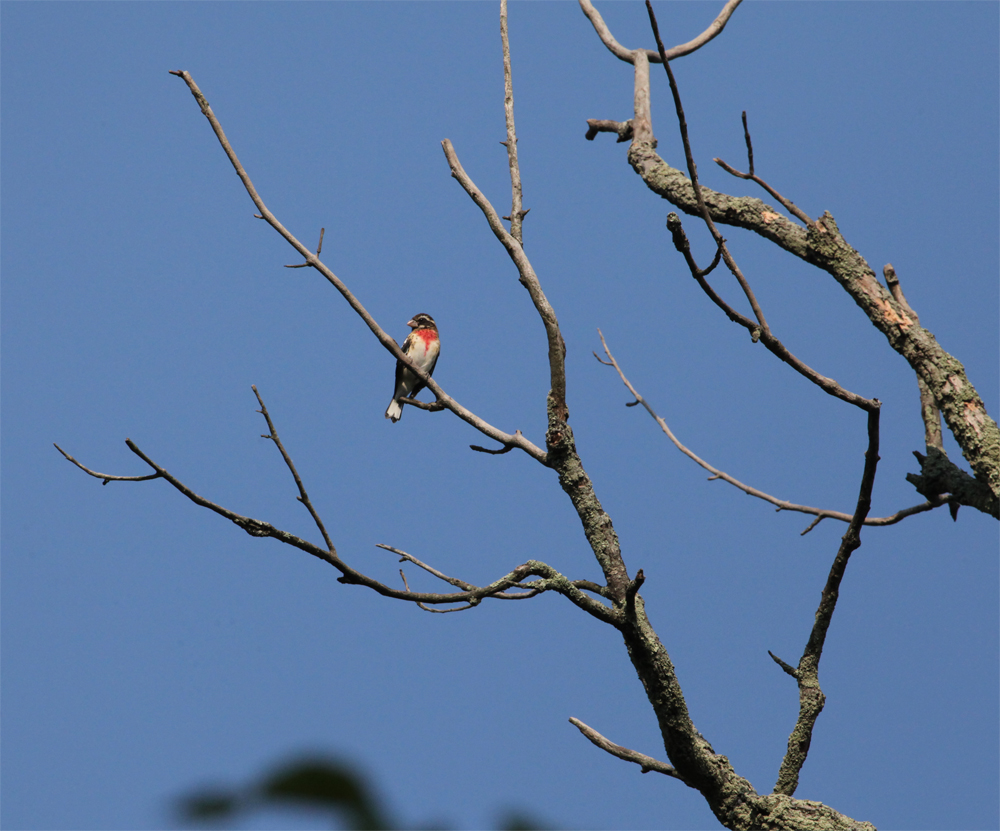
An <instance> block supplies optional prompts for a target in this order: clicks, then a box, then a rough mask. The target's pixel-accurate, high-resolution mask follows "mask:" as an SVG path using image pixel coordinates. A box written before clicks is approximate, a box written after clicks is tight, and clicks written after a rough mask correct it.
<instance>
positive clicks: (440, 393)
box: [170, 71, 545, 464]
mask: <svg viewBox="0 0 1000 831" xmlns="http://www.w3.org/2000/svg"><path fill="white" fill-rule="evenodd" d="M170 74H171V75H176V76H177V77H179V78H181V79H182V80H183V81H184V83H186V84H187V85H188V89H190V90H191V94H192V95H193V96H194V98H195V100H196V101H197V102H198V106H199V107H200V108H201V112H202V114H203V115H204V116H205V118H207V119H208V122H209V124H210V125H211V126H212V130H213V132H214V133H215V135H216V138H217V139H218V140H219V144H220V145H222V149H223V150H224V151H225V153H226V156H227V157H228V158H229V161H230V163H231V164H232V165H233V168H234V169H235V170H236V174H237V175H238V176H239V177H240V181H241V182H243V186H244V187H245V188H246V191H247V193H248V194H249V195H250V198H251V200H253V203H254V205H255V206H256V208H257V210H258V211H260V216H261V218H262V219H264V220H265V221H266V222H267V223H268V224H269V225H270V226H271V227H272V228H274V230H276V231H277V232H278V233H279V234H281V236H282V237H284V238H285V240H286V241H287V242H288V244H289V245H291V246H292V247H293V248H294V249H295V250H296V251H298V252H299V253H300V254H301V255H302V256H303V258H304V259H305V261H306V263H307V264H308V265H311V266H312V267H313V268H315V269H316V270H317V271H318V272H319V273H320V274H322V275H323V276H324V277H325V278H326V279H327V280H328V281H329V282H330V284H331V285H332V286H333V287H334V288H336V289H337V291H339V292H340V294H341V295H342V296H343V298H344V299H345V300H346V301H347V303H348V304H349V305H350V307H351V308H352V309H353V310H354V311H355V312H356V313H357V315H358V317H360V318H361V319H362V320H363V321H364V322H365V324H366V325H367V326H368V328H369V329H370V330H371V331H372V333H373V334H374V335H375V337H376V338H378V340H379V342H380V343H381V344H382V346H384V347H385V348H386V350H388V351H389V352H390V353H391V354H392V355H393V357H395V358H396V360H398V361H402V362H403V363H404V364H405V365H406V366H408V367H409V368H410V369H411V370H412V371H413V372H414V374H416V376H417V377H418V378H420V379H421V380H422V381H423V382H424V384H425V385H426V386H427V388H428V389H429V390H430V391H431V392H432V393H434V395H435V396H437V400H438V402H439V403H440V404H441V405H442V406H443V407H444V408H445V409H447V410H450V411H451V412H453V413H454V414H455V415H457V416H458V417H459V418H460V419H462V420H463V421H464V422H466V423H467V424H470V425H472V426H473V427H474V428H475V429H477V430H478V431H479V432H480V433H482V434H483V435H485V436H488V437H489V438H491V439H493V440H494V441H497V442H500V443H501V444H503V445H512V446H514V447H517V448H519V449H520V450H523V451H524V452H525V453H527V454H528V455H529V456H531V457H532V458H534V459H535V460H536V461H539V462H542V463H543V464H545V451H544V450H542V449H541V448H540V447H538V446H536V445H535V444H533V443H532V442H530V441H528V439H526V438H525V437H524V436H523V435H522V434H521V433H520V432H518V433H516V434H511V433H504V432H503V431H502V430H498V429H497V428H496V427H494V426H493V425H491V424H489V423H487V422H486V421H484V420H483V419H481V418H480V417H479V416H477V415H476V414H475V413H473V412H472V411H470V410H467V409H466V408H465V407H463V406H462V405H461V404H459V403H458V402H457V401H455V399H453V398H452V397H451V396H450V395H448V394H447V393H446V392H445V391H444V390H443V389H442V388H441V387H440V386H439V385H438V383H437V382H436V381H435V380H434V379H433V378H431V377H430V376H429V375H428V374H427V373H426V372H424V371H423V370H422V369H421V368H420V367H418V366H417V365H416V364H415V363H413V361H411V360H410V358H409V357H407V356H406V355H405V354H404V353H403V351H402V350H401V349H400V348H399V344H397V343H396V341H395V340H394V339H393V338H392V337H390V336H389V335H388V334H387V333H386V332H385V330H384V329H382V327H381V326H379V325H378V323H377V322H376V321H375V318H373V317H372V316H371V315H370V314H369V313H368V310H367V309H365V307H364V306H362V305H361V302H360V301H359V300H358V299H357V298H356V297H355V296H354V294H353V293H352V292H351V291H350V290H349V289H348V288H347V286H346V285H345V284H344V282H343V281H341V280H340V278H338V277H337V275H336V274H334V273H333V272H332V271H331V270H330V269H329V268H327V266H326V265H324V264H323V262H322V261H320V259H319V257H318V256H317V255H316V254H314V253H313V252H312V251H310V250H309V249H308V248H306V246H305V245H303V244H302V243H301V242H299V240H297V239H296V238H295V237H294V236H293V235H292V234H291V233H290V232H289V231H288V229H286V228H285V226H284V225H282V224H281V223H280V222H279V221H278V220H277V218H276V217H275V216H274V214H272V213H271V212H270V211H269V210H268V208H267V206H266V205H265V204H264V201H263V200H262V199H261V197H260V195H259V194H258V193H257V190H256V188H255V187H254V185H253V182H252V181H251V180H250V176H249V175H248V174H247V172H246V170H245V169H244V168H243V165H242V164H240V160H239V158H237V156H236V152H235V151H234V150H233V147H232V145H231V144H230V143H229V139H227V138H226V134H225V132H224V131H223V129H222V125H221V124H220V123H219V120H218V118H216V116H215V113H214V112H212V108H211V107H210V106H209V104H208V100H207V99H206V98H205V96H204V94H203V93H202V91H201V90H200V89H199V88H198V85H197V84H196V83H195V82H194V78H192V77H191V74H190V73H189V72H185V71H171V73H170Z"/></svg>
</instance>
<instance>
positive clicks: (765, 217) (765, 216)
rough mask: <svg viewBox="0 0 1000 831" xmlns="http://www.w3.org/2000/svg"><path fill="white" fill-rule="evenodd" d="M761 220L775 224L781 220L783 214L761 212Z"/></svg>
mask: <svg viewBox="0 0 1000 831" xmlns="http://www.w3.org/2000/svg"><path fill="white" fill-rule="evenodd" d="M760 218H761V219H763V220H764V222H768V223H770V222H774V221H775V220H778V219H781V214H775V213H771V212H770V211H761V212H760Z"/></svg>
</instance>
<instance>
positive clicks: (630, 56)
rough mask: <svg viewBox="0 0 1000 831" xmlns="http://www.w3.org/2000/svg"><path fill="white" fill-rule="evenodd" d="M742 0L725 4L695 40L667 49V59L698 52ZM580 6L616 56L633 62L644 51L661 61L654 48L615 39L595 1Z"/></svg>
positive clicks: (599, 35) (725, 22)
mask: <svg viewBox="0 0 1000 831" xmlns="http://www.w3.org/2000/svg"><path fill="white" fill-rule="evenodd" d="M741 2H742V0H729V2H728V3H726V5H725V6H723V7H722V11H721V12H719V16H718V17H716V18H715V20H713V21H712V22H711V23H710V24H709V26H708V28H707V29H705V31H704V32H702V33H701V34H700V35H698V37H696V38H694V40H689V41H688V42H687V43H682V44H679V45H678V46H674V47H672V48H671V49H668V50H667V60H670V61H672V60H673V59H674V58H681V57H683V56H684V55H690V54H691V53H692V52H696V51H698V50H699V49H701V47H702V46H704V45H705V44H706V43H708V42H709V41H710V40H712V38H714V37H715V36H716V35H718V34H720V33H721V32H722V30H723V29H725V28H726V24H727V23H728V22H729V18H730V17H732V14H733V12H734V11H736V7H737V6H738V5H739V4H740V3H741ZM580 8H581V9H582V10H583V13H584V14H585V15H586V16H587V19H588V20H589V21H590V22H591V24H593V26H594V30H595V31H596V32H597V35H598V37H600V39H601V42H602V43H603V44H604V45H605V46H607V47H608V49H609V50H610V52H611V54H612V55H614V56H615V57H616V58H619V59H620V60H623V61H625V62H626V63H633V62H634V56H635V53H636V52H644V53H645V54H646V57H647V58H648V59H649V61H650V62H651V63H660V62H661V61H662V58H661V57H660V54H659V52H657V51H655V50H652V49H635V50H633V49H626V48H625V47H624V46H622V45H621V44H620V43H619V42H618V41H617V40H615V37H614V35H612V34H611V30H610V29H608V24H607V23H605V22H604V18H603V17H601V14H600V12H598V11H597V9H595V8H594V5H593V3H591V2H590V0H580Z"/></svg>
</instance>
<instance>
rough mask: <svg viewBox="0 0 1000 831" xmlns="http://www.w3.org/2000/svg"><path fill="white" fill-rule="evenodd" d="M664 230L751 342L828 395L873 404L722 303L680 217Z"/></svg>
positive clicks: (862, 405)
mask: <svg viewBox="0 0 1000 831" xmlns="http://www.w3.org/2000/svg"><path fill="white" fill-rule="evenodd" d="M667 230H669V231H670V233H671V235H672V238H673V243H674V247H675V248H676V249H677V250H678V251H679V252H680V253H681V255H682V256H683V257H684V259H685V261H686V262H687V265H688V268H689V269H690V271H691V276H692V277H694V279H695V280H697V281H698V285H699V286H701V289H702V291H704V292H705V294H706V295H708V298H709V299H710V300H711V301H712V302H713V303H715V305H717V306H718V307H719V308H720V309H722V311H723V312H725V313H726V316H727V317H728V318H729V319H730V320H731V321H733V322H734V323H737V324H739V325H740V326H742V327H744V328H745V329H746V330H747V331H748V332H750V337H751V339H752V340H753V341H754V343H756V342H757V341H760V342H761V343H762V344H763V345H764V347H765V348H766V349H767V350H768V351H769V352H771V353H772V354H773V355H775V356H776V357H778V358H780V359H781V360H782V361H784V362H785V363H786V364H788V365H789V366H790V367H791V368H792V369H794V370H795V371H796V372H798V373H799V374H800V375H802V376H803V377H804V378H807V379H808V380H809V381H811V382H812V383H814V384H815V385H816V386H818V387H819V388H820V389H821V390H823V391H824V392H825V393H827V394H828V395H832V396H834V397H835V398H839V399H840V400H841V401H846V402H847V403H848V404H853V405H854V406H855V407H859V408H861V409H862V410H866V411H868V410H870V409H871V408H872V407H874V404H873V403H872V401H871V400H870V399H868V398H865V397H864V396H861V395H858V394H857V393H855V392H851V391H850V390H847V389H844V387H842V386H841V385H840V384H838V383H837V382H836V381H834V380H833V379H832V378H827V377H826V376H825V375H822V374H820V373H819V372H817V371H816V370H815V369H813V368H812V367H811V366H809V365H808V364H807V363H805V362H804V361H802V360H801V359H800V358H798V357H797V356H796V355H794V354H792V352H791V351H790V350H789V349H788V347H787V346H785V344H783V343H782V342H781V340H779V339H778V338H777V337H776V336H775V335H774V333H773V332H771V331H770V330H768V331H764V330H763V329H762V328H761V327H760V326H759V325H758V324H757V323H756V322H754V321H753V320H751V319H750V318H748V317H746V316H745V315H742V314H740V313H739V312H737V311H736V310H735V309H734V308H733V307H732V306H730V305H729V304H728V303H726V301H725V300H723V299H722V298H721V297H720V296H719V295H718V293H717V292H716V291H715V289H713V288H712V286H711V285H710V284H709V282H708V281H707V280H706V279H705V277H704V274H705V272H704V271H701V270H699V269H698V266H697V264H696V263H695V262H694V258H693V257H692V256H691V246H690V243H689V242H688V239H687V234H685V233H684V228H683V227H682V226H681V220H680V217H679V216H677V214H675V213H673V212H671V213H669V214H667ZM706 271H707V269H706Z"/></svg>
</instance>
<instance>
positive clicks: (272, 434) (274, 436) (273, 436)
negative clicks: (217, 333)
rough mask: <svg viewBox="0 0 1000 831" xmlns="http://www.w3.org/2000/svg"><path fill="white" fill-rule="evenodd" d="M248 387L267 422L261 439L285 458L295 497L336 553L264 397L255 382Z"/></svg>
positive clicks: (328, 547)
mask: <svg viewBox="0 0 1000 831" xmlns="http://www.w3.org/2000/svg"><path fill="white" fill-rule="evenodd" d="M250 389H252V390H253V394H254V395H255V396H257V403H258V404H260V410H258V412H259V413H260V414H261V415H262V416H264V420H265V421H266V422H267V429H268V431H269V432H268V435H266V436H261V438H263V439H270V440H271V441H273V442H274V443H275V445H276V446H277V448H278V450H279V451H280V453H281V458H282V459H284V460H285V465H286V466H287V467H288V470H289V471H290V472H291V474H292V478H293V479H294V480H295V486H296V487H297V488H298V489H299V495H298V497H297V499H298V500H299V502H301V503H302V504H303V505H305V506H306V510H307V511H309V515H310V516H311V517H312V518H313V521H314V522H315V523H316V527H317V528H318V529H319V532H320V533H321V534H322V535H323V542H325V543H326V547H327V550H329V551H330V553H331V554H336V553H337V549H336V548H334V546H333V541H332V540H331V539H330V535H329V534H327V533H326V526H324V525H323V520H322V519H320V517H319V514H318V513H316V509H315V508H314V507H313V504H312V502H311V501H310V500H309V494H308V493H306V487H305V485H303V484H302V479H301V478H300V477H299V472H298V471H297V470H296V469H295V463H294V462H293V461H292V457H291V456H289V455H288V451H286V450H285V445H283V444H282V443H281V439H280V438H278V431H277V429H276V428H275V426H274V422H273V421H271V416H270V414H269V413H268V411H267V407H266V406H264V399H263V398H261V397H260V393H259V392H257V386H256V385H255V384H251V385H250Z"/></svg>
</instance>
